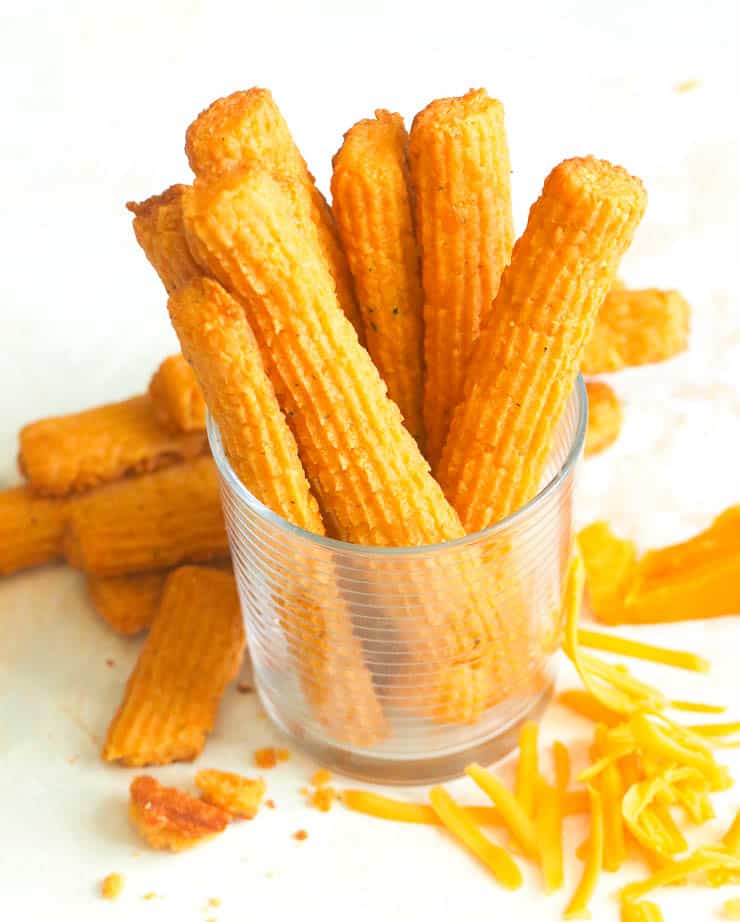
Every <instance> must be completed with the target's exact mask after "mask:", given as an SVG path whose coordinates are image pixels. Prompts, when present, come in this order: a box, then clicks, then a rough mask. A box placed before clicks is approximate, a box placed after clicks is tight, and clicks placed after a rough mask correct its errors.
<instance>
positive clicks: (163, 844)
mask: <svg viewBox="0 0 740 922" xmlns="http://www.w3.org/2000/svg"><path fill="white" fill-rule="evenodd" d="M130 796H131V799H130V802H129V817H130V819H131V823H132V825H133V826H134V827H135V828H136V829H137V830H138V831H139V832H140V833H141V835H142V836H143V837H144V839H146V841H147V842H148V843H149V845H151V846H152V848H161V849H169V850H170V851H173V852H179V851H182V850H183V849H186V848H192V846H193V845H198V844H199V843H200V842H205V841H206V840H207V839H211V838H213V836H216V835H218V834H219V833H221V832H223V831H224V829H226V827H227V826H228V825H229V822H230V821H231V817H230V815H229V814H228V813H227V812H226V811H225V810H222V809H221V808H220V807H216V806H214V805H212V804H207V803H205V801H202V800H199V799H198V798H197V797H192V796H191V795H190V794H187V793H186V792H185V791H180V790H178V789H177V788H166V787H164V786H163V785H161V784H160V783H159V782H158V781H156V780H155V779H154V778H152V777H151V776H149V775H140V776H139V777H138V778H134V780H133V781H132V782H131V788H130Z"/></svg>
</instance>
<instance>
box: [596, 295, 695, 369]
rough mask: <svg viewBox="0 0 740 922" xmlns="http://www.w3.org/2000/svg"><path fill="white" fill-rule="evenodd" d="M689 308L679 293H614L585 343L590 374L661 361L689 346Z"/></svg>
mask: <svg viewBox="0 0 740 922" xmlns="http://www.w3.org/2000/svg"><path fill="white" fill-rule="evenodd" d="M690 318H691V308H690V307H689V305H688V303H687V301H686V299H685V298H684V297H682V295H680V294H679V293H678V292H677V291H660V290H659V289H657V288H645V289H642V290H637V291H633V290H630V289H627V288H622V289H617V290H615V289H614V288H613V287H612V289H611V291H610V292H609V294H608V295H607V296H606V298H605V300H604V303H603V305H602V306H601V308H600V310H599V313H598V315H597V317H596V323H595V324H594V329H593V333H592V334H591V337H590V338H589V340H588V343H587V344H586V348H585V350H584V352H583V359H582V360H581V368H582V370H583V373H584V374H586V375H600V374H605V373H607V372H611V371H619V370H620V369H622V368H627V367H628V366H631V365H647V364H650V363H652V362H663V361H665V360H666V359H670V358H673V356H674V355H678V354H679V353H681V352H684V351H685V350H686V349H687V348H688V345H689V325H690Z"/></svg>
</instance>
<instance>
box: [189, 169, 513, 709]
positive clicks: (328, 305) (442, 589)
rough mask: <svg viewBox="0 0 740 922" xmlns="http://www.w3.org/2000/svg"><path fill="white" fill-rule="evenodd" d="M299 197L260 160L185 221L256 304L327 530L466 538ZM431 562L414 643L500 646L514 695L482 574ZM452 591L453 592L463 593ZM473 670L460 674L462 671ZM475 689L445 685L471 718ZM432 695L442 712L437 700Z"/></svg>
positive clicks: (215, 263) (453, 704)
mask: <svg viewBox="0 0 740 922" xmlns="http://www.w3.org/2000/svg"><path fill="white" fill-rule="evenodd" d="M303 202H304V198H303V196H302V195H301V194H299V193H297V192H296V186H295V184H294V183H291V182H290V181H286V180H279V179H276V178H274V177H273V176H271V175H270V174H269V173H268V172H267V171H265V170H263V169H261V168H259V167H255V168H254V169H251V170H244V171H238V172H234V173H232V174H230V175H229V176H227V177H223V178H221V179H219V180H214V181H211V182H208V183H196V185H195V188H194V193H193V195H192V196H190V197H188V199H187V200H186V207H185V223H186V229H187V232H188V235H189V236H193V237H196V238H197V240H198V246H199V247H200V249H201V250H202V251H203V252H204V253H207V254H208V261H209V268H210V269H211V271H212V272H213V274H214V275H217V276H219V277H220V278H221V280H222V281H223V283H224V284H225V285H227V286H228V287H230V288H231V289H232V290H233V291H234V292H236V293H237V294H238V295H239V296H241V298H242V300H243V302H244V303H245V304H246V305H247V306H248V314H249V319H250V321H251V323H252V325H253V328H254V331H255V334H256V336H257V338H258V340H259V343H260V347H261V349H262V354H263V356H264V357H265V359H266V361H267V362H268V372H269V373H270V375H271V377H272V378H273V380H274V381H275V382H276V384H277V388H276V389H277V391H278V393H279V396H280V399H281V400H282V401H283V403H282V405H283V409H284V410H285V411H286V414H287V416H288V418H289V420H290V423H291V426H292V429H293V432H294V434H295V437H296V441H297V443H298V447H299V450H300V452H301V458H302V460H303V464H304V467H305V469H306V474H307V475H308V478H309V481H310V482H311V486H312V487H313V489H314V491H315V493H316V497H317V499H318V501H319V504H320V506H321V509H322V512H323V514H324V520H325V522H327V524H330V530H331V532H332V533H333V534H335V535H336V536H337V537H339V538H341V539H342V540H345V541H349V542H353V543H356V544H365V545H374V546H381V547H389V546H414V545H421V544H428V543H435V542H440V541H447V540H451V539H454V538H458V537H462V535H463V530H462V527H461V525H460V522H459V519H458V517H457V515H456V514H455V512H454V510H453V509H452V508H451V507H450V506H449V504H448V503H447V502H446V501H445V499H444V496H443V495H442V493H441V490H440V489H439V486H438V484H437V483H436V482H435V481H434V480H433V479H432V477H431V475H430V474H429V470H428V465H427V463H426V462H425V461H424V459H423V457H422V456H421V454H420V452H419V449H418V446H417V445H416V443H415V442H414V440H413V438H412V437H411V435H410V434H409V433H408V432H407V430H406V429H405V428H404V427H403V424H402V421H401V416H400V413H399V411H398V408H397V406H396V405H395V404H394V403H393V402H392V401H391V400H389V399H388V397H387V396H386V394H385V387H384V385H383V383H382V381H381V380H380V377H379V375H378V372H377V369H376V368H375V366H374V365H373V364H372V361H371V360H370V357H369V356H368V354H367V352H366V351H365V350H364V349H363V348H362V347H361V346H360V344H359V342H358V341H357V337H356V334H355V332H354V330H353V329H352V327H351V325H350V324H349V323H348V322H347V321H346V318H345V317H343V315H342V313H341V311H340V310H339V309H338V304H337V300H336V295H335V294H334V290H333V285H332V280H331V276H330V274H329V272H328V270H327V268H326V264H325V262H324V261H323V259H322V257H321V251H320V248H319V246H318V241H317V239H316V233H315V229H314V227H313V224H312V222H311V220H310V215H309V214H308V212H307V210H306V209H305V207H304V205H303ZM371 566H372V565H371V564H370V563H368V567H369V568H371ZM421 569H422V568H420V572H419V583H420V584H419V586H418V587H415V588H414V590H413V592H414V601H415V607H414V608H413V609H412V611H411V612H410V614H409V616H408V617H406V618H399V619H398V626H399V628H400V629H401V631H402V632H408V639H409V643H410V645H411V647H412V650H413V651H414V655H418V656H419V657H425V659H426V660H427V661H428V662H432V663H438V664H439V663H441V662H444V661H449V660H450V658H454V659H455V660H456V661H457V665H458V668H461V669H463V670H465V668H466V664H467V663H468V662H474V661H478V660H479V659H480V656H481V652H482V651H483V649H484V648H485V649H487V650H489V651H491V652H492V654H493V656H494V659H493V660H492V661H491V662H489V663H488V664H487V666H486V680H487V681H488V684H489V685H490V684H492V683H493V684H494V686H495V687H498V689H499V692H500V694H505V689H506V688H507V687H508V686H507V684H506V681H504V679H505V677H506V674H507V673H508V671H509V669H510V665H509V663H513V662H514V657H513V655H512V651H511V650H510V649H507V644H506V643H503V642H502V638H504V637H506V636H507V635H506V630H505V629H504V628H503V627H502V626H501V624H500V623H499V621H498V618H499V616H498V614H497V613H496V612H495V611H492V610H491V609H490V606H489V605H487V604H486V600H485V599H483V598H480V597H478V598H475V597H474V596H475V593H476V592H479V591H480V590H479V587H477V586H475V585H471V582H473V581H474V580H475V576H476V573H475V572H473V575H470V576H466V575H465V574H464V573H463V572H462V570H460V569H459V567H456V568H455V571H454V573H449V572H448V573H447V574H445V572H444V571H445V567H444V565H443V564H439V565H437V566H435V567H434V568H432V567H426V568H423V573H422V572H421ZM448 569H449V568H448ZM471 569H472V570H473V571H475V570H476V568H475V567H472V566H471ZM477 575H478V578H479V579H480V578H481V575H480V574H477ZM452 593H457V597H456V599H455V600H454V604H450V598H451V594H452ZM435 597H436V598H435ZM439 599H444V600H445V603H446V610H445V608H444V607H441V606H440V604H439ZM420 600H421V604H420ZM424 600H426V601H424ZM496 642H497V643H496ZM507 657H508V660H507ZM517 662H518V660H517ZM514 668H515V667H514ZM490 677H493V678H490ZM470 679H471V677H470V676H467V675H466V676H463V677H460V676H459V675H457V674H456V675H455V677H454V679H453V680H452V681H453V684H455V683H459V682H463V683H465V682H467V681H469V680H470ZM491 693H492V694H495V692H493V691H492V692H491ZM471 697H472V698H474V700H475V701H477V700H478V699H479V697H480V695H479V693H478V691H477V690H476V691H475V693H473V692H471V693H470V694H468V693H467V692H464V691H463V690H459V693H458V691H457V690H455V689H452V690H451V689H449V688H448V689H446V690H445V691H444V698H445V701H446V702H448V703H449V706H450V709H451V710H453V711H454V710H456V709H461V710H462V711H464V717H463V718H462V719H472V714H473V712H472V710H471ZM428 706H430V707H431V709H432V711H434V710H435V707H436V705H433V704H432V702H429V703H428ZM445 707H446V705H445ZM443 711H445V708H443ZM478 713H479V712H478ZM436 716H438V717H440V718H441V719H445V718H447V717H448V716H449V715H448V714H447V713H446V711H445V713H444V715H441V714H440V713H438V712H437V713H436ZM450 719H454V718H450ZM457 719H460V717H458V718H457Z"/></svg>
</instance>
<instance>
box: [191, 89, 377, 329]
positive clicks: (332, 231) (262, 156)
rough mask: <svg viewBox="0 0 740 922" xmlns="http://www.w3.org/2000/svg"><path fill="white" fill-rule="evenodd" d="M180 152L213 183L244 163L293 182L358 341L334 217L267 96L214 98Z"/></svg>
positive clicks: (247, 93)
mask: <svg viewBox="0 0 740 922" xmlns="http://www.w3.org/2000/svg"><path fill="white" fill-rule="evenodd" d="M185 152H186V153H187V156H188V160H189V161H190V166H191V167H192V169H193V172H194V173H195V175H196V176H198V177H202V178H210V179H213V178H216V177H217V176H220V175H222V174H224V173H228V172H229V171H230V170H233V169H238V168H240V167H244V166H247V165H248V164H250V163H259V164H261V165H262V166H263V167H265V168H266V169H267V170H269V171H271V172H273V173H276V174H280V175H284V176H290V177H292V178H294V179H295V180H296V181H297V183H298V184H299V186H300V188H301V192H302V195H303V196H305V199H306V204H307V206H308V208H309V209H310V212H311V219H312V221H313V222H314V224H315V225H316V230H317V232H318V237H319V244H320V246H321V252H322V254H323V256H324V258H325V259H326V261H327V262H328V264H329V269H330V271H331V274H332V278H333V279H334V284H335V286H336V292H337V297H338V299H339V304H340V306H341V308H342V310H343V311H344V313H345V314H346V315H347V317H348V318H349V320H350V322H351V323H352V325H353V326H354V328H355V330H356V331H357V334H358V336H359V337H360V339H362V336H363V330H362V319H361V317H360V312H359V310H358V308H357V302H356V300H355V294H354V290H353V287H352V277H351V275H350V271H349V266H348V265H347V258H346V257H345V255H344V252H343V250H342V246H341V243H340V242H339V235H338V234H337V229H336V225H335V223H334V216H333V214H332V212H331V209H330V208H329V206H328V204H327V202H326V199H325V198H324V196H323V195H322V194H321V192H319V190H318V189H317V188H316V185H315V183H314V179H313V176H312V175H311V174H310V173H309V171H308V167H307V166H306V161H305V160H304V159H303V157H302V156H301V152H300V151H299V150H298V147H297V146H296V143H295V141H294V140H293V138H292V136H291V134H290V129H289V128H288V125H287V123H286V121H285V119H284V118H283V115H282V113H281V112H280V110H279V109H278V107H277V105H276V104H275V101H274V100H273V98H272V94H271V93H270V91H269V90H263V89H260V88H259V87H253V88H252V89H250V90H244V91H240V92H237V93H232V94H231V95H230V96H225V97H224V98H222V99H217V100H216V101H215V102H213V103H212V104H211V105H210V106H209V107H208V108H207V109H205V110H204V111H203V112H201V113H200V115H199V116H198V118H197V119H196V120H195V121H194V122H193V123H192V125H190V127H189V128H188V130H187V134H186V138H185ZM195 252H196V253H197V252H198V251H197V249H196V251H195ZM198 255H199V258H200V254H198Z"/></svg>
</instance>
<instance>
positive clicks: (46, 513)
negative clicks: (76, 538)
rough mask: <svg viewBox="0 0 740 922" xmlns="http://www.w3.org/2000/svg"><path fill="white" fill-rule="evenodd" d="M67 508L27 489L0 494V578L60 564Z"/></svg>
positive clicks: (4, 491) (59, 502)
mask: <svg viewBox="0 0 740 922" xmlns="http://www.w3.org/2000/svg"><path fill="white" fill-rule="evenodd" d="M66 515H67V505H66V503H65V502H64V500H59V499H45V498H44V497H42V496H34V494H33V493H32V492H31V491H30V490H29V489H28V487H13V488H12V489H10V490H2V491H0V576H8V575H9V574H11V573H15V572H17V571H18V570H25V569H27V568H28V567H38V566H39V565H40V564H43V563H52V562H53V561H55V560H61V559H62V557H63V556H64V547H63V538H64V524H65V520H66Z"/></svg>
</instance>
